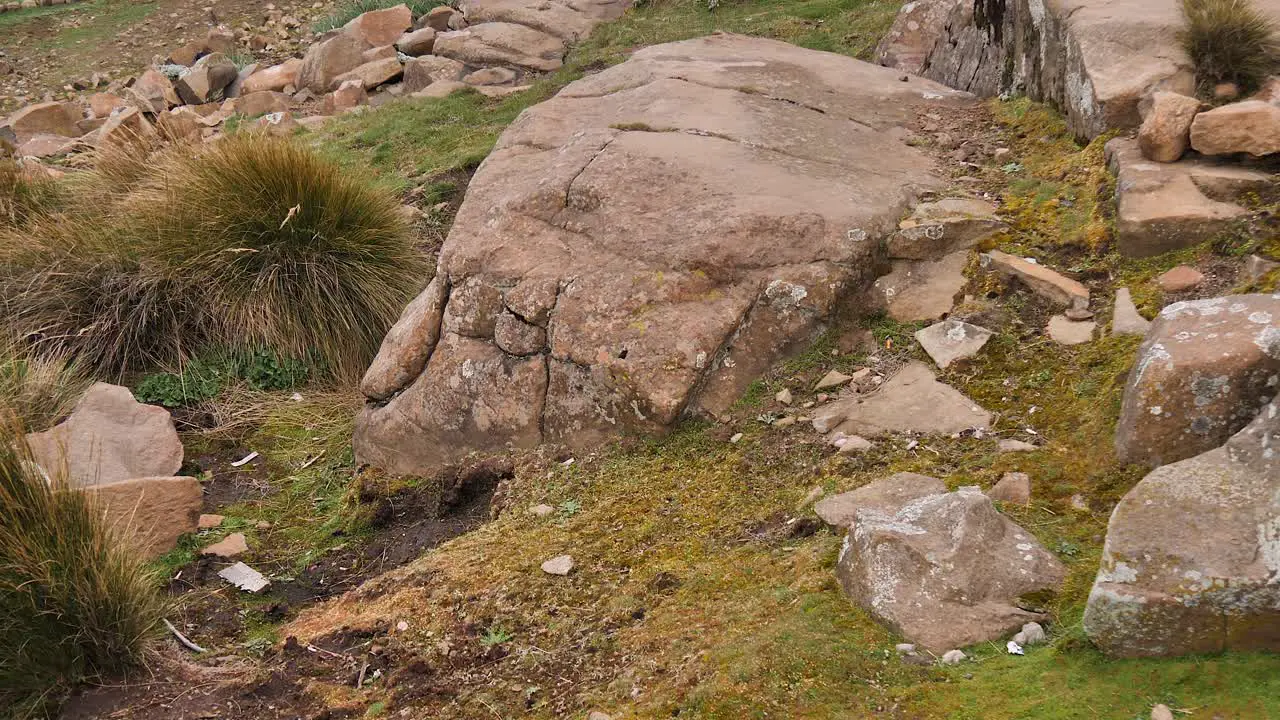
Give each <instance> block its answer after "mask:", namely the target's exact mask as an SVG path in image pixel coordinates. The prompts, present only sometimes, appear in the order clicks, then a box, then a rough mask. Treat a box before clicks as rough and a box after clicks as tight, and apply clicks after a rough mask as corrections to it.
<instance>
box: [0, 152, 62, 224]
mask: <svg viewBox="0 0 1280 720" xmlns="http://www.w3.org/2000/svg"><path fill="white" fill-rule="evenodd" d="M60 195H61V193H60V191H59V187H58V184H57V183H56V182H54V181H53V180H52V179H50V178H47V177H42V176H38V175H35V174H33V173H30V172H27V171H26V170H24V169H23V168H22V166H20V165H19V164H18V162H17V161H16V160H14V159H13V158H10V157H5V154H4V152H3V149H0V227H5V226H15V225H21V224H23V223H25V222H26V221H27V219H28V218H30V217H33V216H35V215H38V214H41V213H44V212H48V211H49V210H51V209H52V208H54V207H56V206H57V204H58V201H59V199H60Z"/></svg>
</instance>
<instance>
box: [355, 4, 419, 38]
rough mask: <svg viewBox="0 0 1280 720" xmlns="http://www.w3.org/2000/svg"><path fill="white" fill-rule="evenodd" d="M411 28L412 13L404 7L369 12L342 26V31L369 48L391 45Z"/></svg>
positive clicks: (398, 6) (397, 6)
mask: <svg viewBox="0 0 1280 720" xmlns="http://www.w3.org/2000/svg"><path fill="white" fill-rule="evenodd" d="M411 27H413V11H412V10H410V9H409V8H408V6H406V5H396V6H395V7H389V8H386V9H384V10H370V11H369V12H367V13H363V14H361V15H360V16H359V17H357V18H355V19H353V20H352V21H351V22H349V23H347V24H346V25H344V26H343V28H342V31H343V32H344V33H346V34H348V35H351V36H352V37H356V38H359V39H360V40H362V41H363V42H364V43H365V44H366V45H368V46H371V47H382V46H383V45H391V44H392V43H394V42H395V41H396V40H399V39H400V36H401V35H403V34H404V33H405V31H406V30H408V29H410V28H411Z"/></svg>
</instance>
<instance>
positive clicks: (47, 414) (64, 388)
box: [0, 343, 91, 432]
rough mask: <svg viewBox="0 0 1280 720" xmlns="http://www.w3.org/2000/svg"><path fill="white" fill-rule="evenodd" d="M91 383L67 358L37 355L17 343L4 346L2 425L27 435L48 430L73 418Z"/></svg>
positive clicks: (1, 363) (0, 351)
mask: <svg viewBox="0 0 1280 720" xmlns="http://www.w3.org/2000/svg"><path fill="white" fill-rule="evenodd" d="M90 382H91V381H90V379H89V376H88V375H87V374H86V373H85V372H84V370H83V368H81V367H80V366H79V365H78V364H76V363H75V362H73V361H71V360H68V359H67V358H65V357H60V356H57V355H37V354H34V353H31V352H29V351H27V350H25V349H24V348H22V347H21V346H20V345H18V344H17V343H7V344H4V345H0V424H5V423H7V424H12V425H14V426H15V427H16V428H17V429H18V430H21V431H23V432H38V431H41V430H47V429H48V428H50V427H52V426H53V425H55V424H57V423H58V422H59V421H60V420H62V419H64V418H65V417H66V416H67V415H70V414H71V410H72V408H74V407H75V404H76V402H77V401H79V399H80V396H81V395H83V394H84V391H85V390H87V389H88V387H89V383H90Z"/></svg>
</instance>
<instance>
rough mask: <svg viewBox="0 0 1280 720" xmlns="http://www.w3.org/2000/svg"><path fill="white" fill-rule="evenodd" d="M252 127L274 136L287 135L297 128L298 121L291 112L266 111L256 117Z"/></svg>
mask: <svg viewBox="0 0 1280 720" xmlns="http://www.w3.org/2000/svg"><path fill="white" fill-rule="evenodd" d="M254 127H255V128H256V129H257V130H259V131H261V132H265V133H266V134H268V135H273V136H275V137H288V136H290V135H292V134H293V133H294V131H295V130H297V129H298V127H299V126H298V121H297V120H295V119H294V117H293V113H291V112H273V113H267V114H266V115H263V116H262V117H260V118H258V122H257V123H255V124H254Z"/></svg>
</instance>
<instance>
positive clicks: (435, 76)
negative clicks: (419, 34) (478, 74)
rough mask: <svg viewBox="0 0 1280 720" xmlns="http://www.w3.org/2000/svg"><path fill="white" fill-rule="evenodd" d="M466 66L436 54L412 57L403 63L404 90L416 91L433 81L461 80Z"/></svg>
mask: <svg viewBox="0 0 1280 720" xmlns="http://www.w3.org/2000/svg"><path fill="white" fill-rule="evenodd" d="M466 67H467V66H466V65H463V64H462V63H460V62H458V61H457V60H450V59H449V58H443V57H439V56H437V55H427V56H425V57H419V58H414V59H412V60H410V61H409V62H407V63H405V65H404V89H405V92H417V91H418V90H422V89H424V88H426V87H427V86H428V85H430V84H432V83H435V82H444V81H457V80H461V79H462V75H463V73H465V72H466Z"/></svg>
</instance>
